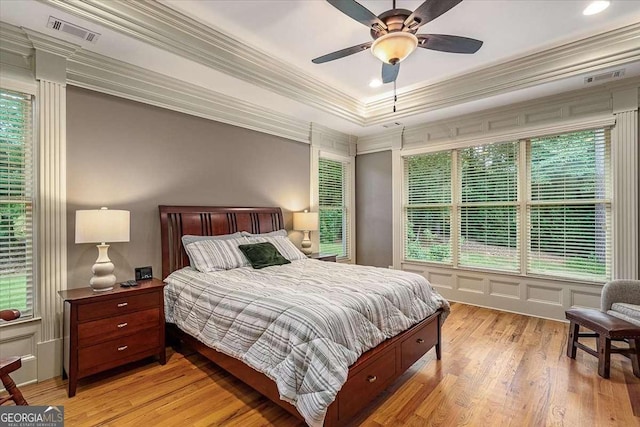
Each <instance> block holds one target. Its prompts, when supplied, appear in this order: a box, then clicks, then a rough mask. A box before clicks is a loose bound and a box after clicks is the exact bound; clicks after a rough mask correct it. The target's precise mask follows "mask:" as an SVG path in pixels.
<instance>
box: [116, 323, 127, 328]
mask: <svg viewBox="0 0 640 427" xmlns="http://www.w3.org/2000/svg"><path fill="white" fill-rule="evenodd" d="M127 325H128V323H127V322H124V323H120V324H119V325H118V328H124V327H125V326H127Z"/></svg>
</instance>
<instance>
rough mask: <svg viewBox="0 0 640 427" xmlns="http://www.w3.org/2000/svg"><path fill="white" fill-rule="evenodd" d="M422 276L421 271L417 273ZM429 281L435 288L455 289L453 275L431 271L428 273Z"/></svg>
mask: <svg viewBox="0 0 640 427" xmlns="http://www.w3.org/2000/svg"><path fill="white" fill-rule="evenodd" d="M417 273H418V274H420V273H421V272H420V271H417ZM427 280H428V281H429V283H431V285H432V286H433V287H435V288H445V289H453V274H443V273H436V272H434V271H431V272H429V273H428V276H427Z"/></svg>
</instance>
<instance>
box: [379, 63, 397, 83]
mask: <svg viewBox="0 0 640 427" xmlns="http://www.w3.org/2000/svg"><path fill="white" fill-rule="evenodd" d="M399 71H400V63H399V62H396V64H395V65H391V64H387V63H386V62H383V63H382V83H392V82H394V81H396V79H397V78H398V72H399Z"/></svg>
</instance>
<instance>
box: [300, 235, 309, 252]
mask: <svg viewBox="0 0 640 427" xmlns="http://www.w3.org/2000/svg"><path fill="white" fill-rule="evenodd" d="M300 246H301V249H300V250H301V251H302V253H303V254H305V255H306V256H309V255H311V239H310V238H309V232H308V231H305V232H304V236H303V237H302V244H301V245H300Z"/></svg>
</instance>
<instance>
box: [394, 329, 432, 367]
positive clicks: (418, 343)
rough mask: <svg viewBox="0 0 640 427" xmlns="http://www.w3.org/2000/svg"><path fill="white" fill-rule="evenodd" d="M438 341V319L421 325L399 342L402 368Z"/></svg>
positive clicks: (411, 363)
mask: <svg viewBox="0 0 640 427" xmlns="http://www.w3.org/2000/svg"><path fill="white" fill-rule="evenodd" d="M437 343H438V319H437V318H434V319H433V321H431V322H429V323H427V324H426V325H423V326H422V327H421V328H420V329H418V330H417V331H415V332H414V333H413V334H411V335H409V336H408V337H407V338H406V339H405V340H404V341H402V344H401V346H400V347H401V353H402V356H401V360H402V364H401V366H402V369H403V370H406V369H407V368H409V366H411V365H413V364H414V363H415V362H416V360H418V359H420V358H421V357H422V356H424V354H425V353H426V352H427V351H429V349H430V348H431V347H433V346H434V345H436V344H437Z"/></svg>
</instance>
